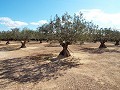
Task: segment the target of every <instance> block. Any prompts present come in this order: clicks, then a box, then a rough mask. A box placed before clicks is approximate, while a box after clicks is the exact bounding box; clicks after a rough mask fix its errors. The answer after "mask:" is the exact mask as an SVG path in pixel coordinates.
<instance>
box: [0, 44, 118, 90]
mask: <svg viewBox="0 0 120 90" xmlns="http://www.w3.org/2000/svg"><path fill="white" fill-rule="evenodd" d="M4 43H5V42H1V43H0V90H120V46H114V44H113V43H107V46H108V48H107V49H102V50H99V49H98V46H99V43H85V44H84V45H70V46H69V51H70V53H71V55H72V56H71V57H68V58H63V57H57V56H58V54H59V52H60V51H61V50H62V47H60V45H59V44H52V45H50V44H48V43H42V44H39V42H29V43H27V48H22V49H20V48H19V47H20V42H11V44H10V45H5V44H4Z"/></svg>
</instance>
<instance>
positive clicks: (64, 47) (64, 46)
mask: <svg viewBox="0 0 120 90" xmlns="http://www.w3.org/2000/svg"><path fill="white" fill-rule="evenodd" d="M60 45H61V46H62V47H63V50H62V51H61V52H60V54H59V55H62V56H64V57H69V56H71V55H70V52H69V51H68V45H69V43H67V42H66V43H61V44H60Z"/></svg>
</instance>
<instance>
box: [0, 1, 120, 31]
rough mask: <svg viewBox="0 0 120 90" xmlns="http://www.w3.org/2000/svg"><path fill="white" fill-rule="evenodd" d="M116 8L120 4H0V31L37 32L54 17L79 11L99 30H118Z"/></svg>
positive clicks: (118, 15) (25, 2) (15, 2)
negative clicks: (111, 28) (102, 28)
mask: <svg viewBox="0 0 120 90" xmlns="http://www.w3.org/2000/svg"><path fill="white" fill-rule="evenodd" d="M119 4H120V0H0V30H10V28H14V27H19V28H23V27H28V28H31V29H36V28H37V27H38V26H40V25H42V24H44V23H47V22H48V21H49V20H50V17H51V16H52V17H54V16H55V14H58V15H62V14H63V13H65V12H68V13H69V14H71V15H73V14H74V13H78V12H79V11H82V12H83V14H84V16H85V18H86V19H87V20H89V21H93V22H94V23H95V24H98V25H99V26H101V27H113V28H120V20H119V18H120V10H119V8H120V5H119Z"/></svg>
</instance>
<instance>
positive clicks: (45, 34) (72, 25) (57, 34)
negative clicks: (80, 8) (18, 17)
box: [0, 13, 120, 57]
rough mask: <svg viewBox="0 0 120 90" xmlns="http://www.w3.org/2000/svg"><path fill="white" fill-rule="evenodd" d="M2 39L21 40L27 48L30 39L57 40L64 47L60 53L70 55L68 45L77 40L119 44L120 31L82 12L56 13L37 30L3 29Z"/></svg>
mask: <svg viewBox="0 0 120 90" xmlns="http://www.w3.org/2000/svg"><path fill="white" fill-rule="evenodd" d="M0 39H1V40H5V41H7V42H6V44H9V43H10V42H9V41H10V40H15V41H20V42H21V48H25V47H26V46H25V44H26V42H27V41H29V40H37V41H40V43H42V40H47V41H52V40H57V41H59V43H60V45H61V46H62V47H63V50H62V51H61V52H60V55H63V56H65V57H68V56H70V53H69V51H68V45H70V44H72V43H76V42H77V41H82V42H84V41H89V42H93V41H94V42H96V41H99V42H100V43H101V44H100V46H99V48H106V45H105V42H107V41H115V42H116V44H115V45H119V41H120V32H119V31H115V30H112V29H111V28H99V27H98V25H94V24H93V23H92V22H87V21H86V20H85V19H84V18H83V14H82V13H79V15H74V16H73V17H72V16H70V15H69V14H68V13H65V14H63V15H62V16H61V17H59V16H58V15H56V16H55V17H54V19H53V20H52V19H51V20H50V22H49V23H48V24H44V25H42V26H40V27H38V28H37V30H30V29H28V28H23V29H22V30H20V29H19V28H14V29H11V30H10V31H2V32H0Z"/></svg>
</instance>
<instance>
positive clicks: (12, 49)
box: [0, 45, 20, 51]
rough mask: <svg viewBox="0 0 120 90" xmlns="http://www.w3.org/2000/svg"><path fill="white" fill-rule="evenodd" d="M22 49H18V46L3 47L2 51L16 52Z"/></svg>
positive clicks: (0, 49)
mask: <svg viewBox="0 0 120 90" xmlns="http://www.w3.org/2000/svg"><path fill="white" fill-rule="evenodd" d="M19 49H20V47H18V46H15V45H14V46H8V45H7V46H4V47H1V48H0V51H15V50H19Z"/></svg>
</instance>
